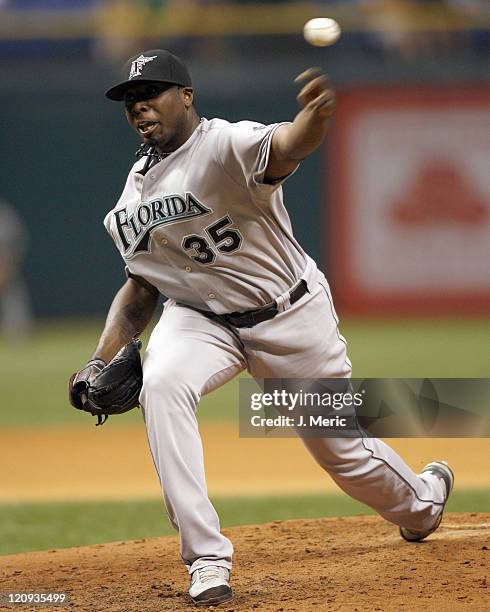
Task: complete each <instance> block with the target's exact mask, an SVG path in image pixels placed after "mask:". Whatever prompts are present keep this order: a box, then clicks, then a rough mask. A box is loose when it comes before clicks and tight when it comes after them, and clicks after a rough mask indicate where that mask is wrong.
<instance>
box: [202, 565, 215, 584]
mask: <svg viewBox="0 0 490 612" xmlns="http://www.w3.org/2000/svg"><path fill="white" fill-rule="evenodd" d="M197 571H198V572H199V580H200V581H201V582H209V581H210V580H216V579H218V578H219V577H220V568H219V566H217V565H206V566H205V567H201V568H200V569H198V570H197Z"/></svg>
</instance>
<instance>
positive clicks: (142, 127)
mask: <svg viewBox="0 0 490 612" xmlns="http://www.w3.org/2000/svg"><path fill="white" fill-rule="evenodd" d="M156 125H157V123H156V122H155V121H141V122H140V123H138V126H137V127H138V132H139V133H140V134H143V135H145V136H146V135H147V134H149V133H150V132H152V131H153V129H154V128H155V127H156Z"/></svg>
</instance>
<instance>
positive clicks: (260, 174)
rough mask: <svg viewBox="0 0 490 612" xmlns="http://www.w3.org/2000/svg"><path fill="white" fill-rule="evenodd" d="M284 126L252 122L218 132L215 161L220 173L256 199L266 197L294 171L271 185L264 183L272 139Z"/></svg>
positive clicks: (270, 183) (238, 124) (232, 124)
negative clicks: (217, 163) (256, 197)
mask: <svg viewBox="0 0 490 612" xmlns="http://www.w3.org/2000/svg"><path fill="white" fill-rule="evenodd" d="M284 123H287V122H282V123H273V124H271V125H263V124H261V123H255V122H252V121H240V122H239V123H231V124H229V125H228V126H226V127H225V128H223V129H222V130H221V132H220V135H219V139H218V159H219V162H220V163H221V165H222V167H223V169H224V171H225V172H226V173H227V174H228V175H229V176H231V178H232V179H233V180H235V181H236V182H237V183H239V184H241V185H243V186H244V187H246V188H247V189H248V190H249V191H251V192H252V193H253V194H254V195H256V196H258V197H267V196H268V195H269V194H271V193H272V192H273V191H275V190H276V189H277V188H278V187H279V186H280V185H281V184H282V183H283V182H284V181H285V180H286V179H287V178H288V177H289V176H291V174H293V173H294V172H295V171H296V169H295V170H294V171H293V172H291V173H289V174H287V175H286V176H283V177H281V178H280V179H277V180H275V181H273V182H267V183H266V182H264V175H265V171H266V169H267V164H268V162H269V156H270V150H271V144H272V136H273V134H274V132H275V130H276V129H277V128H278V127H279V126H280V125H283V124H284Z"/></svg>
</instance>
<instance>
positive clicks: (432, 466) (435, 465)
mask: <svg viewBox="0 0 490 612" xmlns="http://www.w3.org/2000/svg"><path fill="white" fill-rule="evenodd" d="M426 472H430V473H431V474H432V475H433V476H436V478H440V479H441V480H442V481H443V482H444V486H445V488H446V496H445V498H444V505H443V506H442V509H441V512H440V514H439V516H438V517H437V521H436V523H435V525H434V527H432V528H431V529H427V530H426V531H414V530H412V529H406V528H405V527H400V535H401V536H402V538H403V539H404V540H406V541H407V542H420V541H421V540H423V539H424V538H426V537H427V536H428V535H430V534H431V533H434V531H435V530H436V529H437V528H438V527H439V525H440V524H441V521H442V515H443V514H444V507H445V505H446V502H447V500H448V498H449V495H450V493H451V491H452V488H453V484H454V474H453V472H452V470H451V468H450V467H449V466H448V464H447V462H446V461H432V462H431V463H428V464H427V465H426V466H425V467H424V469H423V470H422V472H421V473H420V474H419V475H422V474H424V473H426Z"/></svg>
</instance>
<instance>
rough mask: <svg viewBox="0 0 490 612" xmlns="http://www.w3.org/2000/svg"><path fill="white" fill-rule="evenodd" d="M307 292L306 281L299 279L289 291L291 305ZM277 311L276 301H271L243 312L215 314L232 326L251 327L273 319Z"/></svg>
mask: <svg viewBox="0 0 490 612" xmlns="http://www.w3.org/2000/svg"><path fill="white" fill-rule="evenodd" d="M307 292H308V287H307V285H306V281H305V280H303V279H301V280H300V281H299V283H298V285H297V286H296V287H294V289H291V291H290V292H289V303H290V304H291V305H292V304H294V303H295V302H297V301H298V300H300V299H301V298H302V297H303V296H304V294H305V293H307ZM278 312H279V310H278V308H277V303H276V302H275V301H274V302H271V303H270V304H266V305H265V306H262V308H257V309H256V310H247V311H245V312H230V313H228V314H222V315H216V316H217V317H218V318H221V319H224V320H225V321H226V322H227V323H229V324H230V325H232V326H233V327H253V326H254V325H257V323H263V322H264V321H269V319H273V318H274V317H275V316H276V314H277V313H278Z"/></svg>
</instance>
